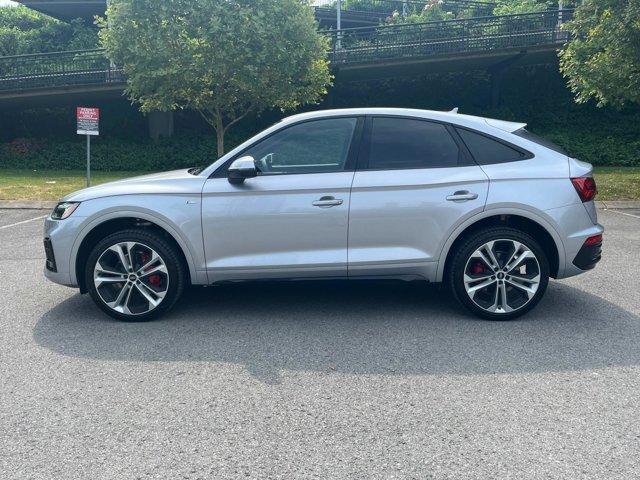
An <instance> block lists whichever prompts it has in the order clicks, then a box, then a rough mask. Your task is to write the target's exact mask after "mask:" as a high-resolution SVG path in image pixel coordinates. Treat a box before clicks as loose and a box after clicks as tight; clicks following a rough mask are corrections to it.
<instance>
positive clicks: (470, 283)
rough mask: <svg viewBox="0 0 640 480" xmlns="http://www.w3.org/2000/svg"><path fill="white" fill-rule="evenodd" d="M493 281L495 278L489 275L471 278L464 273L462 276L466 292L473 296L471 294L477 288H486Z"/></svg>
mask: <svg viewBox="0 0 640 480" xmlns="http://www.w3.org/2000/svg"><path fill="white" fill-rule="evenodd" d="M467 279H468V280H467ZM478 281H479V283H475V284H474V282H478ZM495 282H496V280H495V278H491V277H481V278H471V277H469V276H468V275H465V277H464V283H465V288H466V289H467V293H468V294H469V295H471V296H473V295H472V294H474V293H475V292H477V291H478V290H482V289H483V288H486V287H488V286H489V285H491V284H493V283H495Z"/></svg>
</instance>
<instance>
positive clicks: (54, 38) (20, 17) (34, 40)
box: [0, 5, 98, 56]
mask: <svg viewBox="0 0 640 480" xmlns="http://www.w3.org/2000/svg"><path fill="white" fill-rule="evenodd" d="M97 43H98V37H97V35H96V31H95V29H93V28H91V27H89V26H87V25H85V24H84V23H83V21H82V20H80V19H77V20H72V21H71V22H69V23H65V22H61V21H59V20H56V19H55V18H51V17H49V16H47V15H44V14H42V13H38V12H36V11H34V10H31V9H30V8H27V7H24V6H22V5H19V6H15V7H13V6H5V7H0V56H5V55H22V54H25V53H43V52H55V51H62V50H83V49H87V48H95V47H96V45H97Z"/></svg>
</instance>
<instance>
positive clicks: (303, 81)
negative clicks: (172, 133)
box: [100, 0, 331, 155]
mask: <svg viewBox="0 0 640 480" xmlns="http://www.w3.org/2000/svg"><path fill="white" fill-rule="evenodd" d="M107 17H108V19H109V25H108V28H107V21H106V20H101V21H100V26H101V31H100V38H101V41H102V44H103V45H104V47H105V48H106V50H107V54H108V56H109V58H111V59H112V60H113V61H114V62H115V63H116V64H117V65H119V66H122V67H123V68H124V71H125V73H126V74H127V77H128V84H127V94H128V95H129V97H130V98H131V99H132V100H133V101H135V102H137V103H139V104H140V108H141V110H142V111H145V112H148V111H152V110H161V111H170V110H175V109H193V110H196V111H198V112H199V113H200V114H201V115H202V117H203V118H204V119H205V120H206V121H207V122H208V123H209V124H210V125H211V126H213V127H214V129H215V130H216V134H217V140H218V142H217V145H218V154H219V155H221V154H222V153H223V152H224V134H225V132H226V131H227V129H228V128H229V127H230V126H231V125H233V124H234V123H236V122H238V121H239V120H240V119H242V118H243V117H244V116H246V115H247V114H248V113H250V112H260V111H263V110H265V109H267V108H273V107H277V108H281V109H293V108H296V107H298V106H300V105H303V104H308V103H316V102H318V101H319V100H320V99H321V98H322V95H324V94H325V93H326V89H327V86H328V85H329V83H330V81H331V76H330V74H329V69H328V60H327V58H326V52H327V50H328V43H327V39H326V38H325V37H323V36H321V35H320V34H319V33H318V31H317V25H316V22H315V19H314V14H313V10H312V8H311V7H310V6H309V4H308V3H307V2H305V1H303V0H277V1H275V0H197V1H194V0H172V1H166V2H157V1H156V0H114V1H112V2H110V6H109V9H108V11H107Z"/></svg>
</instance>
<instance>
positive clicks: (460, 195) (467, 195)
mask: <svg viewBox="0 0 640 480" xmlns="http://www.w3.org/2000/svg"><path fill="white" fill-rule="evenodd" d="M476 198H478V194H477V193H471V192H469V191H468V190H460V191H458V192H455V193H454V194H453V195H449V196H448V197H447V200H448V201H450V202H466V201H469V200H475V199H476Z"/></svg>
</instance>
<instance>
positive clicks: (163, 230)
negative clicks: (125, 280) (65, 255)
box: [69, 211, 201, 293]
mask: <svg viewBox="0 0 640 480" xmlns="http://www.w3.org/2000/svg"><path fill="white" fill-rule="evenodd" d="M132 227H133V228H142V229H148V230H152V231H154V232H157V233H159V234H161V235H163V236H164V237H165V238H166V239H167V240H168V241H169V242H171V243H172V244H173V245H174V246H176V247H177V248H176V249H177V251H178V254H179V256H180V258H181V260H182V261H183V262H184V265H185V266H186V267H187V268H186V271H187V272H188V278H187V281H188V282H189V283H201V280H200V281H199V282H198V281H197V280H198V277H197V271H196V268H195V264H194V260H193V255H192V253H191V251H190V249H189V247H188V245H187V243H186V241H185V240H184V239H182V238H181V236H180V235H179V234H178V232H177V231H176V230H175V229H174V228H173V227H172V226H171V225H169V224H168V223H167V222H165V221H163V220H162V219H159V218H157V217H155V216H153V215H150V214H148V213H145V212H137V211H119V212H114V213H111V214H106V215H102V216H100V217H98V218H96V219H94V220H92V221H91V222H89V223H88V224H87V225H86V226H85V227H84V228H83V230H82V231H81V233H80V234H79V235H78V237H77V238H76V240H75V242H74V245H73V250H72V254H71V257H70V262H71V264H70V265H69V272H70V273H71V275H72V279H71V280H72V281H73V282H74V283H76V284H77V285H78V286H79V288H80V292H81V293H86V292H87V286H86V285H85V284H84V283H85V281H84V274H83V273H82V272H83V271H84V268H85V265H86V261H87V259H88V256H89V253H90V252H91V249H92V247H93V245H95V243H96V241H98V240H99V239H101V238H104V237H105V236H107V235H110V234H111V233H115V232H118V231H120V230H124V229H126V228H132ZM73 277H75V278H73Z"/></svg>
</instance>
